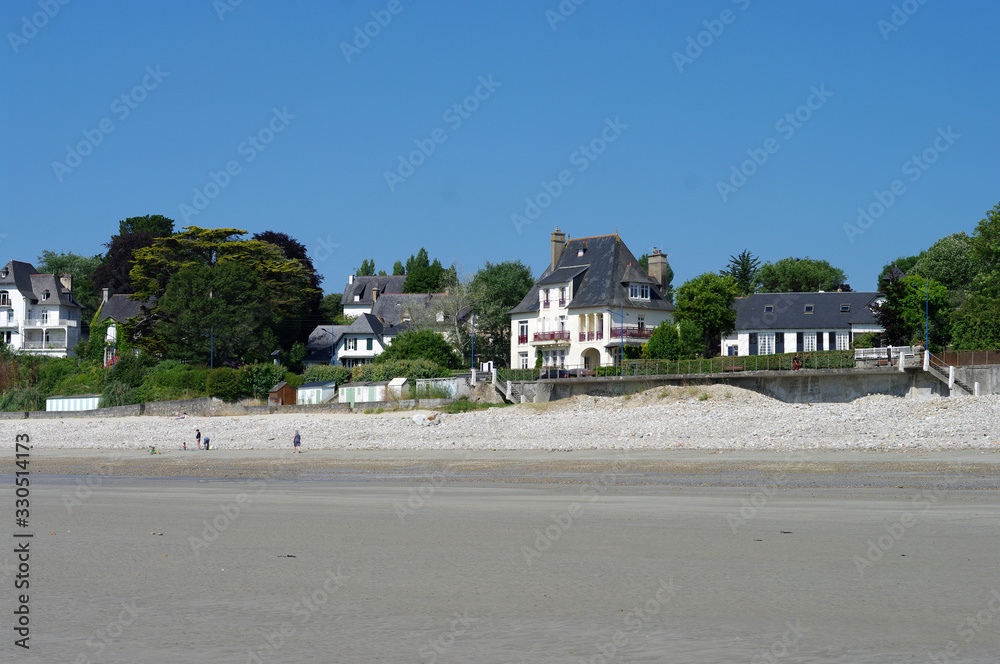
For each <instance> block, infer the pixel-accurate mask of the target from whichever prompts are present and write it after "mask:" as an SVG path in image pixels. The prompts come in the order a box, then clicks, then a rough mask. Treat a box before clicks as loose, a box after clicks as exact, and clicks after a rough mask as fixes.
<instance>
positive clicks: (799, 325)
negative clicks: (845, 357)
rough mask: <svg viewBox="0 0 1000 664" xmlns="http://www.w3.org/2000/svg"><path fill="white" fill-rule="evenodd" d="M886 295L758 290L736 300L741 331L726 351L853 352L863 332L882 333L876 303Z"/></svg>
mask: <svg viewBox="0 0 1000 664" xmlns="http://www.w3.org/2000/svg"><path fill="white" fill-rule="evenodd" d="M882 297H883V295H882V294H881V293H840V292H832V293H822V292H820V293H756V294H754V295H751V296H749V297H741V298H737V299H736V303H735V306H736V329H735V330H734V331H733V332H732V333H731V334H729V335H727V336H726V337H725V338H724V339H723V340H722V354H723V355H771V354H773V353H803V352H806V353H808V352H812V351H817V350H849V349H850V348H851V344H852V343H853V342H854V340H855V338H856V337H857V336H858V335H861V334H864V333H867V332H874V333H876V334H881V333H882V332H884V331H885V330H883V328H882V326H881V325H879V324H878V321H877V320H875V314H874V312H873V311H872V308H871V305H873V304H874V303H876V302H877V301H879V300H880V299H881V298H882Z"/></svg>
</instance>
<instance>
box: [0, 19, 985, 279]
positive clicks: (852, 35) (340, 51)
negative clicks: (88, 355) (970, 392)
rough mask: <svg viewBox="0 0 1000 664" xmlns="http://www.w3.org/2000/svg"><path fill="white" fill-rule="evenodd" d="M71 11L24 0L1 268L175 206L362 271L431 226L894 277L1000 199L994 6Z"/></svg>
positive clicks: (9, 121) (440, 245)
mask: <svg viewBox="0 0 1000 664" xmlns="http://www.w3.org/2000/svg"><path fill="white" fill-rule="evenodd" d="M63 2H66V4H61V3H60V1H59V0H41V2H39V0H34V1H26V0H7V1H6V2H4V3H2V6H0V26H2V31H3V33H4V40H3V44H0V76H2V79H0V85H2V92H3V94H2V96H0V118H2V122H0V258H2V260H4V261H6V260H9V259H11V258H14V259H19V260H28V261H34V260H35V257H36V256H38V254H39V253H41V252H42V251H43V250H51V251H56V252H63V251H72V252H76V253H82V254H97V253H103V248H102V246H101V244H102V243H104V242H107V241H108V239H109V237H110V236H111V235H112V234H113V233H115V232H116V231H117V227H118V220H119V219H123V218H125V217H129V216H136V215H143V214H163V215H166V216H169V217H171V218H173V219H175V220H176V221H177V226H178V227H180V226H185V225H198V226H202V227H235V228H242V229H246V230H249V231H250V232H256V231H262V230H280V231H283V232H286V233H288V234H290V235H292V236H293V237H295V238H296V239H298V240H299V241H301V242H302V243H303V244H305V245H306V246H307V247H308V249H309V251H310V254H311V255H312V256H313V259H314V262H315V264H316V267H317V269H318V270H319V271H320V272H321V273H322V274H323V275H324V276H325V281H324V284H323V285H324V288H325V289H326V290H327V291H328V292H330V291H333V292H339V291H341V290H342V289H343V286H344V283H345V282H346V277H347V275H348V274H349V273H350V272H352V271H353V270H354V268H356V267H358V266H359V265H360V264H361V261H362V260H363V259H364V258H374V259H375V262H376V265H377V267H378V268H383V269H386V270H391V267H392V263H393V262H394V261H395V260H396V259H402V260H404V262H405V259H406V258H407V257H408V256H409V255H410V254H412V253H416V251H417V250H418V249H419V248H420V247H421V246H425V247H426V248H427V250H428V252H429V253H430V255H431V256H432V257H438V258H440V259H441V260H442V262H444V263H445V264H448V263H451V262H452V261H455V262H457V263H458V264H459V265H460V267H461V268H462V269H463V270H464V271H465V272H467V273H471V272H474V271H475V270H476V269H478V268H479V267H481V266H482V265H483V263H484V262H486V261H493V262H498V261H503V260H508V259H520V260H522V261H524V262H525V263H526V264H527V265H529V266H531V268H532V269H533V272H534V274H535V275H536V276H537V275H538V274H539V273H540V272H541V270H542V269H544V267H545V266H546V264H547V262H548V256H549V247H548V242H549V236H550V233H551V232H552V230H553V229H554V227H555V226H557V225H558V226H559V227H560V228H561V229H562V230H564V231H566V232H567V233H569V234H570V236H571V237H583V236H589V235H602V234H607V233H613V232H615V230H616V229H617V231H618V232H619V234H620V235H621V237H622V238H623V240H624V241H625V242H626V244H628V246H629V247H630V248H631V249H632V250H633V252H635V253H636V254H637V255H638V254H640V253H642V252H645V251H649V250H651V249H652V247H654V246H656V247H659V248H661V249H662V250H664V251H666V252H667V253H668V254H669V259H670V262H671V265H672V266H673V268H674V270H675V273H676V276H675V280H674V283H675V285H678V284H680V283H682V282H683V281H685V280H687V279H689V278H691V277H694V276H696V275H698V274H701V273H703V272H706V271H715V270H719V269H721V268H723V267H724V266H725V264H726V263H727V261H728V259H729V256H730V254H737V253H739V252H740V251H742V250H743V249H749V250H750V251H751V252H753V253H755V254H757V255H758V256H760V257H761V258H762V259H763V260H765V261H766V260H771V261H774V260H778V259H781V258H784V257H787V256H798V257H805V256H809V257H811V258H822V259H825V260H828V261H830V262H831V263H833V264H834V265H836V266H838V267H841V268H842V269H844V270H845V272H846V273H847V275H848V279H849V283H851V285H852V286H853V287H854V288H855V289H872V288H873V287H874V285H875V279H876V276H877V274H878V272H879V270H880V268H881V266H882V265H883V264H884V263H885V262H888V261H890V260H891V259H894V258H896V257H897V256H900V255H909V254H912V253H916V252H918V251H920V250H921V249H924V248H926V247H927V246H929V245H930V244H932V243H933V242H934V241H935V240H937V239H938V238H940V237H943V236H944V235H947V234H949V233H953V232H957V231H962V230H964V231H966V232H971V231H972V229H973V228H974V226H975V224H976V222H977V221H978V220H979V219H981V218H982V217H983V216H984V214H985V211H986V210H987V209H989V208H991V207H992V206H993V205H994V204H996V203H997V202H998V201H1000V187H998V186H997V185H998V178H997V175H998V167H997V163H998V162H997V158H996V155H997V154H998V152H1000V132H998V123H997V109H998V108H1000V103H998V102H1000V86H998V85H997V73H996V72H997V65H998V64H1000V46H998V40H997V39H996V35H995V26H996V25H998V24H1000V5H997V4H996V3H990V2H947V3H946V2H942V1H940V0H925V1H924V2H923V3H921V2H920V1H919V0H908V1H907V2H890V1H888V0H884V1H882V0H865V1H855V0H847V1H842V2H825V3H820V2H772V3H764V2H762V1H759V0H736V1H731V0H714V1H702V2H668V3H664V2H651V1H650V2H629V3H614V2H609V1H606V0H586V1H584V2H582V3H581V4H579V5H577V4H576V3H575V2H574V1H573V0H563V2H562V3H560V2H559V1H558V0H547V1H546V0H542V1H539V2H522V1H520V0H514V1H511V2H503V3H500V2H491V3H481V2H458V1H457V0H440V1H438V2H427V1H425V0H375V1H368V2H358V1H350V0H340V1H337V0H334V1H331V2H319V1H315V2H305V1H303V2H296V1H294V0H293V1H288V2H281V3H278V2H264V1H263V0H242V2H239V3H238V4H234V3H235V2H236V0H217V1H216V2H213V1H212V0H180V1H176V0H175V1H173V2H167V1H153V0H151V1H148V2H124V1H122V2H111V1H105V2H82V1H80V0H76V1H73V0H69V1H67V0H63ZM560 7H562V10H560ZM46 10H47V11H48V15H47V14H46V13H45V11H46ZM570 10H572V11H570ZM394 11H395V13H394ZM373 12H374V14H373ZM560 12H561V13H560ZM379 20H381V23H382V24H384V25H382V24H379V23H378V21H379ZM39 26H40V27H39ZM366 29H367V32H368V33H369V34H370V35H374V36H367V35H364V32H365V31H366ZM359 33H360V34H361V35H363V36H360V37H359V36H358V35H359ZM345 45H346V46H345ZM456 104H458V105H459V109H460V110H459V111H456V110H455V105H456ZM786 116H787V117H786ZM414 151H417V152H416V153H414ZM914 157H916V161H914ZM401 159H403V160H404V164H403V165H402V166H401V164H400V160H401ZM227 168H228V172H227ZM740 171H742V173H741V172H740ZM387 173H392V174H394V175H390V176H388V177H387V175H386V174H387ZM560 179H561V180H562V181H561V182H560ZM526 199H528V201H530V202H531V203H534V205H537V206H538V209H537V210H536V209H534V208H533V207H531V205H530V204H529V202H526ZM185 206H186V207H185ZM859 207H861V208H863V209H864V210H867V211H868V213H869V217H868V218H862V219H861V220H860V222H859V212H858V208H859ZM536 213H537V214H536ZM512 215H520V216H521V217H522V218H523V219H520V220H519V219H517V218H514V219H512ZM185 217H186V219H185ZM529 217H534V218H529ZM526 222H530V223H526ZM845 224H846V225H847V226H846V227H845Z"/></svg>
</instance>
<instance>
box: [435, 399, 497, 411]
mask: <svg viewBox="0 0 1000 664" xmlns="http://www.w3.org/2000/svg"><path fill="white" fill-rule="evenodd" d="M506 405H507V404H502V403H478V402H476V401H469V398H468V397H459V398H458V399H455V400H454V401H452V402H451V403H450V404H448V405H447V406H445V407H444V408H442V409H441V412H442V413H447V414H448V415H457V414H459V413H470V412H473V411H477V410H488V409H490V408H503V407H504V406H506Z"/></svg>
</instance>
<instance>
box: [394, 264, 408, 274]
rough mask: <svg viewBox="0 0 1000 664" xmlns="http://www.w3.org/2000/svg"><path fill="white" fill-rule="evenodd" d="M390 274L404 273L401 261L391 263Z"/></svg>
mask: <svg viewBox="0 0 1000 664" xmlns="http://www.w3.org/2000/svg"><path fill="white" fill-rule="evenodd" d="M392 274H393V276H402V275H404V274H406V269H405V268H404V267H403V262H402V261H396V262H395V263H393V264H392Z"/></svg>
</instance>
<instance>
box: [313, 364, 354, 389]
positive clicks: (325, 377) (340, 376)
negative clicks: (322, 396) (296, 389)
mask: <svg viewBox="0 0 1000 664" xmlns="http://www.w3.org/2000/svg"><path fill="white" fill-rule="evenodd" d="M302 377H303V379H304V381H305V382H306V383H328V382H330V381H333V382H335V383H336V384H337V385H343V384H344V383H349V382H351V370H350V369H348V368H347V367H337V366H330V365H328V364H318V365H316V366H312V367H309V368H308V369H306V372H305V374H303V376H302Z"/></svg>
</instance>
